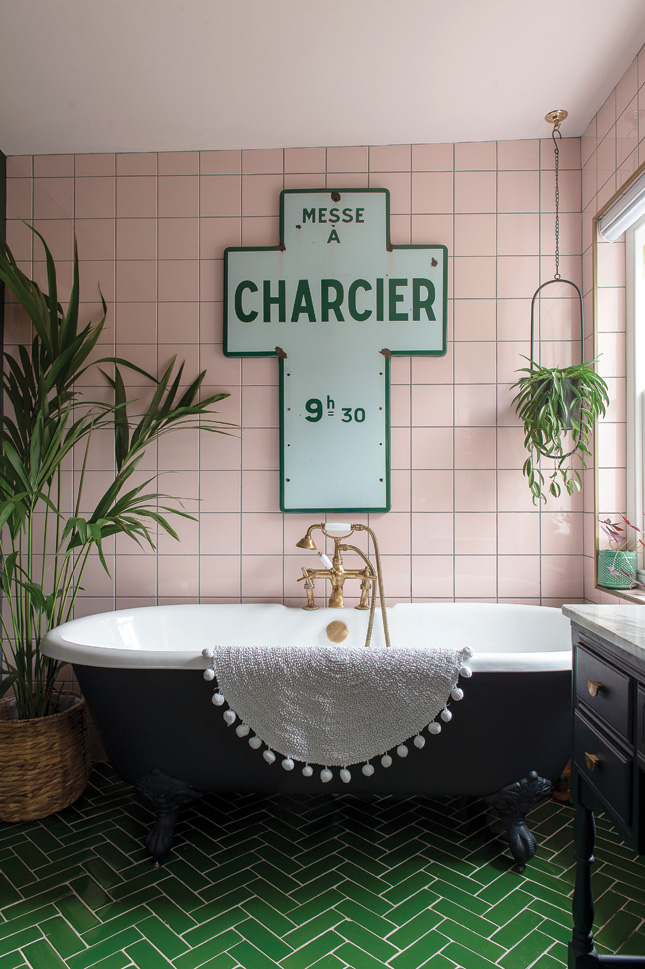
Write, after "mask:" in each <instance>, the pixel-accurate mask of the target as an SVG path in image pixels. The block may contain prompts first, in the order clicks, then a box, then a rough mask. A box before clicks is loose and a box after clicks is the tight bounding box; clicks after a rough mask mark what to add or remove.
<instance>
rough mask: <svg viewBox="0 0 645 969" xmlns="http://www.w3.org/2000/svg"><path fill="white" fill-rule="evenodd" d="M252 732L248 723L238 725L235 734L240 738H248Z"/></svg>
mask: <svg viewBox="0 0 645 969" xmlns="http://www.w3.org/2000/svg"><path fill="white" fill-rule="evenodd" d="M250 732H251V728H250V727H249V726H248V724H246V723H238V725H237V727H236V728H235V733H236V734H237V735H238V737H248V735H249V733H250Z"/></svg>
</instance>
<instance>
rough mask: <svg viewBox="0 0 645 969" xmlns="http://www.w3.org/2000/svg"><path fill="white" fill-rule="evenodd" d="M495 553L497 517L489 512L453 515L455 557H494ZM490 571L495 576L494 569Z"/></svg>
mask: <svg viewBox="0 0 645 969" xmlns="http://www.w3.org/2000/svg"><path fill="white" fill-rule="evenodd" d="M496 551H497V516H496V515H495V514H492V513H489V512H477V513H473V512H457V513H456V514H455V554H456V555H485V556H494V555H495V553H496ZM491 571H492V573H493V575H495V571H496V570H495V568H493V569H492V570H491ZM493 594H494V593H493Z"/></svg>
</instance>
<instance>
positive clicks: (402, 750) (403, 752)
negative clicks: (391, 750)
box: [396, 744, 408, 757]
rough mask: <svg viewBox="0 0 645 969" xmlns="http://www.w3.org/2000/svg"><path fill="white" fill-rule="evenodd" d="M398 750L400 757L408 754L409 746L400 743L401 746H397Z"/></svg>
mask: <svg viewBox="0 0 645 969" xmlns="http://www.w3.org/2000/svg"><path fill="white" fill-rule="evenodd" d="M396 752H397V754H398V756H399V757H407V756H408V748H407V747H406V746H405V744H399V746H398V747H397V748H396Z"/></svg>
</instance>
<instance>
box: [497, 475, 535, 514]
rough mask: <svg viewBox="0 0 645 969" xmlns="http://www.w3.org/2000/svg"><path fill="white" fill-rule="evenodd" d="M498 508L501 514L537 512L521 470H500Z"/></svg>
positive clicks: (498, 476) (498, 477)
mask: <svg viewBox="0 0 645 969" xmlns="http://www.w3.org/2000/svg"><path fill="white" fill-rule="evenodd" d="M497 508H498V511H500V512H530V511H535V510H536V506H535V505H534V504H533V501H532V497H531V492H530V491H529V486H528V484H527V482H526V478H525V477H524V475H523V474H522V470H521V468H518V469H517V470H513V469H508V470H506V469H500V470H498V472H497Z"/></svg>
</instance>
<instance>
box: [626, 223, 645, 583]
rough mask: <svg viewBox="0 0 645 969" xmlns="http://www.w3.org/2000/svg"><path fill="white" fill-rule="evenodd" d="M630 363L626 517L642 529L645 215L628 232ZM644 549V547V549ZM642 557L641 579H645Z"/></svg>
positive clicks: (644, 509)
mask: <svg viewBox="0 0 645 969" xmlns="http://www.w3.org/2000/svg"><path fill="white" fill-rule="evenodd" d="M625 310H626V342H625V357H626V362H627V367H626V374H627V517H628V518H629V520H630V521H631V522H633V523H634V524H635V525H637V526H638V527H639V528H643V527H644V522H645V519H644V517H643V514H644V512H645V467H644V465H643V462H644V460H645V441H644V438H643V435H644V434H645V217H642V218H641V219H639V221H638V222H636V223H635V224H634V225H633V226H632V227H631V228H629V229H627V231H626V233H625ZM641 552H642V549H641ZM644 570H645V563H644V562H643V556H642V555H641V556H640V557H639V578H640V579H641V581H645V575H643V574H642V573H643V571H644Z"/></svg>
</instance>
